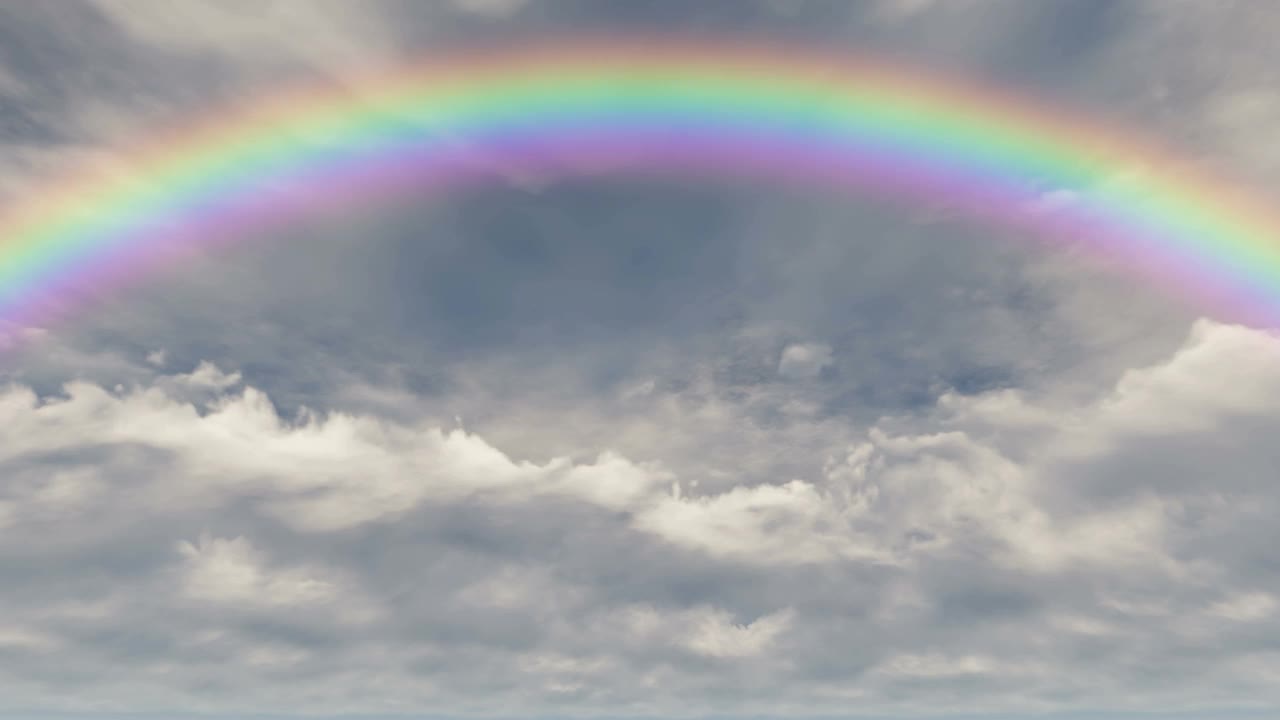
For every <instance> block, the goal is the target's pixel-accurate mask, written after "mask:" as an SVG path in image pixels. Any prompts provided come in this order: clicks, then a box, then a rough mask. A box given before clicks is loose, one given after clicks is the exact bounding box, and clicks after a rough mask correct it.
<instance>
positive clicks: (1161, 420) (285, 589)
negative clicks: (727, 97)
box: [0, 0, 1280, 720]
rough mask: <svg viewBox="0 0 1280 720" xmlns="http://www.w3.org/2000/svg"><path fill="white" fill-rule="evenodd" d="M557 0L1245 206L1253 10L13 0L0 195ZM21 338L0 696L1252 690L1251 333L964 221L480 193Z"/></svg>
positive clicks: (1267, 652) (331, 711) (874, 697)
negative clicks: (976, 84) (924, 92)
mask: <svg viewBox="0 0 1280 720" xmlns="http://www.w3.org/2000/svg"><path fill="white" fill-rule="evenodd" d="M593 29H612V30H626V31H637V32H640V31H644V32H650V33H652V32H665V31H681V32H686V33H687V32H690V31H696V32H699V33H708V34H718V35H726V34H727V35H731V36H735V37H736V36H751V37H759V36H764V37H770V38H780V39H786V40H788V41H789V42H792V43H795V44H797V45H802V46H803V45H822V46H824V47H834V48H841V47H845V48H851V49H857V50H858V51H860V52H863V53H868V52H870V53H874V54H880V55H884V56H887V57H889V58H892V59H894V60H897V61H901V62H904V63H910V64H913V65H915V66H923V67H925V68H929V67H938V68H946V69H947V71H948V72H953V73H954V72H960V73H964V74H967V75H970V76H972V77H973V78H974V79H975V80H977V81H980V82H984V83H989V84H993V85H998V86H1001V87H1005V88H1009V89H1012V90H1013V91H1015V92H1018V93H1022V94H1024V95H1026V96H1028V97H1030V98H1040V99H1042V100H1043V101H1044V102H1047V103H1051V104H1056V105H1058V106H1063V107H1072V108H1075V109H1077V110H1078V111H1081V112H1085V113H1089V114H1092V115H1094V116H1096V117H1098V118H1099V119H1100V120H1102V121H1104V122H1107V123H1112V124H1115V125H1118V126H1124V127H1130V128H1141V129H1142V131H1143V132H1146V133H1150V134H1152V135H1156V136H1159V137H1160V138H1161V139H1162V140H1163V141H1164V142H1165V143H1167V144H1169V145H1171V146H1173V147H1176V148H1179V149H1180V150H1181V152H1182V153H1183V154H1184V155H1185V157H1187V158H1189V159H1191V160H1193V161H1195V162H1199V163H1203V164H1204V165H1205V166H1207V167H1210V168H1215V169H1216V170H1217V171H1218V172H1220V173H1221V174H1223V175H1224V176H1229V177H1231V178H1233V179H1234V181H1236V182H1238V183H1240V184H1242V185H1248V186H1251V187H1252V188H1253V189H1254V190H1256V191H1257V192H1260V193H1263V194H1267V195H1269V196H1270V197H1274V198H1275V199H1276V201H1277V202H1280V91H1278V90H1277V89H1276V88H1280V45H1278V44H1277V43H1276V37H1278V36H1280V3H1272V2H1264V1H1245V2H1232V1H1230V0H1199V1H1191V0H1035V1H1032V0H878V1H867V2H855V1H854V0H830V1H825V0H815V1H814V2H800V1H795V2H792V1H790V0H664V1H658V0H542V1H539V0H384V1H375V0H349V1H348V0H309V1H306V2H304V1H303V0H276V1H274V2H272V1H269V0H243V1H239V0H222V1H220V2H201V1H199V0H181V1H178V0H92V1H91V0H59V1H57V2H54V1H52V0H50V1H47V2H29V1H27V0H7V1H3V2H0V203H3V204H5V205H7V204H10V203H18V204H20V203H22V202H24V200H25V199H26V198H29V197H32V196H33V195H38V194H39V192H40V190H39V188H40V187H41V180H42V178H47V177H49V176H51V175H54V174H56V173H58V172H62V171H65V170H67V169H70V168H74V167H76V166H77V165H79V164H82V163H85V162H87V161H89V160H92V159H101V158H104V157H106V158H113V157H115V156H114V155H113V153H118V149H119V148H120V147H122V146H123V145H124V144H126V143H127V142H130V141H132V140H133V139H134V138H136V137H139V136H141V135H142V134H144V133H147V132H153V131H155V130H156V129H159V128H165V127H172V126H175V125H180V124H181V123H183V122H187V121H190V120H192V119H198V118H200V117H202V116H203V115H204V114H206V113H209V112H215V111H217V110H218V109H220V108H225V107H228V106H235V105H243V104H248V103H252V102H254V101H255V100H256V99H257V98H261V97H266V96H269V95H270V94H271V93H273V92H278V91H279V90H280V89H281V88H287V87H293V86H297V85H301V84H305V83H316V82H325V83H344V82H351V81H352V78H354V77H358V76H359V74H360V73H362V72H367V71H370V70H372V69H374V68H378V67H380V66H383V65H387V64H392V65H394V64H395V63H397V62H405V61H407V60H408V59H410V58H415V57H419V56H421V55H423V54H427V53H430V52H431V51H432V50H433V48H435V49H438V48H441V47H444V46H453V47H456V46H458V45H460V44H461V45H465V44H466V43H468V42H472V41H489V42H492V41H493V40H494V39H495V38H511V39H512V41H513V42H514V41H518V38H521V37H533V38H545V37H548V36H551V37H571V36H572V35H573V33H575V32H583V31H587V30H593ZM117 159H120V160H122V161H124V162H127V161H128V158H117ZM0 241H2V239H0ZM27 332H28V334H30V335H32V336H34V339H33V340H32V341H31V342H29V343H28V344H26V345H24V346H23V347H22V348H20V349H18V350H13V351H8V352H5V353H4V354H0V717H2V718H39V717H70V718H107V717H110V718H133V717H150V718H161V717H163V718H183V717H196V716H199V717H203V718H243V717H251V716H253V717H257V716H301V715H307V716H315V715H325V716H335V717H342V718H347V717H351V718H354V717H361V718H368V717H381V716H400V715H413V716H431V717H437V718H454V717H461V716H472V715H488V716H503V717H567V716H574V717H620V716H631V717H645V718H667V717H675V716H678V717H689V716H696V717H704V716H717V717H726V718H727V717H742V716H752V717H760V716H764V717H779V716H785V717H801V716H824V717H831V716H838V717H867V718H870V717H883V716H901V715H908V716H928V717H936V718H959V717H1000V718H1008V719H1010V720H1012V719H1013V718H1030V717H1046V716H1047V717H1056V718H1082V719H1083V718H1099V719H1100V718H1110V717H1139V716H1141V717H1171V716H1175V714H1176V716H1178V717H1186V718H1205V719H1208V718H1215V719H1216V718H1229V717H1254V716H1257V717H1274V716H1275V715H1274V713H1280V552H1277V548H1278V547H1280V529H1277V523H1276V518H1277V517H1278V516H1280V483H1277V478H1278V477H1280V472H1278V471H1277V468H1280V444H1278V443H1277V442H1276V437H1277V434H1280V338H1277V337H1275V336H1273V335H1271V334H1268V333H1267V332H1265V330H1264V329H1259V328H1248V327H1241V326H1237V325H1231V324H1227V323H1224V322H1222V321H1221V320H1219V319H1215V318H1213V317H1203V316H1202V315H1201V313H1199V312H1197V308H1196V307H1194V306H1191V305H1188V304H1186V303H1184V302H1181V301H1179V299H1178V298H1177V297H1174V296H1172V295H1170V294H1169V293H1168V292H1167V291H1159V290H1154V289H1148V288H1146V287H1144V286H1143V285H1141V284H1140V283H1134V282H1133V281H1132V279H1131V278H1129V277H1128V276H1126V275H1122V274H1118V273H1116V272H1115V271H1114V270H1112V269H1108V268H1106V267H1103V266H1100V265H1096V264H1089V263H1085V262H1082V261H1080V260H1078V259H1075V258H1073V257H1070V256H1068V254H1067V253H1066V252H1065V251H1062V250H1053V249H1051V248H1047V247H1046V246H1045V245H1043V244H1041V243H1037V242H1034V241H1032V240H1030V239H1029V238H1025V237H1021V236H1020V235H1019V234H1018V233H1016V232H1012V231H1010V230H1008V229H1001V228H992V227H989V226H984V225H979V224H975V223H973V222H969V221H967V220H965V219H964V218H958V217H952V216H951V215H950V214H949V213H946V212H939V209H938V208H933V207H928V206H918V207H910V208H905V207H903V206H901V205H894V204H888V203H884V202H881V201H878V200H875V199H871V198H868V199H865V200H857V199H853V200H851V199H850V198H848V197H847V196H846V197H839V198H836V197H831V196H821V195H813V196H808V195H804V194H801V193H797V192H794V191H793V192H786V193H781V192H766V191H765V190H763V189H761V188H754V189H745V188H742V187H735V188H726V187H715V186H710V185H697V186H693V185H683V186H680V187H675V186H666V185H662V184H659V183H655V182H639V181H635V180H630V181H629V180H625V179H616V180H602V179H600V178H595V179H592V180H590V181H587V180H581V179H579V180H574V179H572V178H565V179H560V180H556V181H554V182H548V183H542V184H529V183H523V184H522V183H518V182H510V183H494V184H493V185H491V186H488V187H485V188H483V189H478V190H475V191H472V192H468V193H465V194H464V193H458V192H455V193H450V194H447V195H442V196H432V197H422V198H418V199H414V200H413V201H412V202H407V203H403V204H401V205H397V206H395V207H379V208H376V209H375V208H369V209H366V210H363V211H361V212H354V213H352V214H350V215H348V216H345V217H342V218H340V219H337V220H335V219H334V218H331V217H330V218H325V219H324V220H308V219H305V218H304V219H301V220H300V221H299V222H297V223H296V224H294V225H292V226H290V227H289V228H287V229H284V230H280V231H276V232H274V233H273V234H272V235H271V236H269V237H263V238H261V239H259V240H255V241H254V242H252V243H250V244H246V245H241V246H238V247H237V248H235V249H234V250H232V251H227V252H223V253H217V254H209V255H207V256H205V257H202V258H201V259H199V260H198V261H193V262H192V263H190V264H188V265H185V266H183V267H181V268H177V269H174V270H172V271H169V272H166V273H163V274H161V275H156V276H153V277H151V278H149V279H148V280H147V281H146V282H145V283H142V284H140V285H137V286H134V287H131V288H129V289H126V290H123V291H121V292H118V293H116V294H114V295H112V296H111V297H110V298H109V299H108V300H106V301H104V302H102V303H101V304H98V305H96V306H95V307H93V308H91V309H89V310H86V311H83V312H80V313H78V314H77V315H76V316H75V318H74V319H73V320H72V321H69V322H65V323H61V324H57V325H54V326H51V327H48V328H43V329H38V330H34V329H33V330H28V331H27ZM1142 713H1154V715H1142Z"/></svg>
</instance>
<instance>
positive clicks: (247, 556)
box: [178, 535, 336, 607]
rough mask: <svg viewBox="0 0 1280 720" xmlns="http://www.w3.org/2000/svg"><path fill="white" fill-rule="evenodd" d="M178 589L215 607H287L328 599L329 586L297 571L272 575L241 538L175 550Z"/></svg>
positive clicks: (203, 541) (184, 544) (332, 591)
mask: <svg viewBox="0 0 1280 720" xmlns="http://www.w3.org/2000/svg"><path fill="white" fill-rule="evenodd" d="M178 552H179V553H180V554H181V555H182V557H183V560H184V563H185V567H184V569H183V576H184V577H183V588H184V590H185V591H186V593H187V595H189V596H190V597H192V598H193V599H196V600H201V601H209V602H216V603H233V604H246V605H259V604H261V605H268V606H283V607H291V606H297V605H309V604H312V603H319V602H325V601H327V600H331V599H333V597H334V594H335V592H336V588H335V586H334V584H333V583H331V582H327V581H325V580H323V579H320V578H318V577H316V576H315V575H314V574H313V573H311V572H309V571H307V570H305V569H300V568H291V569H282V570H272V569H271V568H269V567H267V565H266V562H265V559H264V558H263V557H262V555H261V553H259V552H258V551H257V550H256V549H255V548H254V547H253V546H252V545H251V544H250V543H249V541H248V540H246V539H245V538H243V537H237V538H232V539H223V538H214V537H209V536H208V535H205V536H202V537H201V538H200V539H199V540H198V541H197V542H194V543H193V542H188V541H183V542H181V543H179V544H178Z"/></svg>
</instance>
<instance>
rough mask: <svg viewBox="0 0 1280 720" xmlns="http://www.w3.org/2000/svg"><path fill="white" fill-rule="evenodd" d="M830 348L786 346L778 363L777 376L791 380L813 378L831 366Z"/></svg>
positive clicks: (814, 344)
mask: <svg viewBox="0 0 1280 720" xmlns="http://www.w3.org/2000/svg"><path fill="white" fill-rule="evenodd" d="M831 362H832V356H831V348H830V347H828V346H826V345H822V344H819V343H804V344H797V345H788V346H787V347H786V348H785V349H784V350H783V351H782V358H781V359H780V360H779V361H778V374H779V375H781V376H783V377H785V378H791V379H803V378H814V377H817V376H818V373H820V372H822V369H823V368H825V367H827V366H829V365H831Z"/></svg>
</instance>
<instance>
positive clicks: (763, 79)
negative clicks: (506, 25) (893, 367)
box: [0, 37, 1280, 327]
mask: <svg viewBox="0 0 1280 720" xmlns="http://www.w3.org/2000/svg"><path fill="white" fill-rule="evenodd" d="M122 155H123V156H124V157H126V158H128V161H129V165H128V168H127V171H125V172H114V173H113V172H107V171H84V172H81V173H80V174H78V175H74V176H71V177H69V178H64V179H60V180H57V181H55V182H53V183H51V184H50V185H49V187H47V188H46V189H42V190H38V191H36V192H34V193H32V194H31V196H30V197H28V198H26V199H24V200H22V201H21V202H19V203H17V204H16V205H15V206H14V207H12V208H11V209H10V210H9V211H8V212H7V214H5V215H3V216H2V217H0V325H3V324H4V323H8V324H9V325H10V326H16V327H20V326H24V325H30V324H36V323H40V322H43V321H45V320H47V319H48V318H49V316H52V315H61V314H65V313H66V311H67V310H68V309H69V308H72V307H79V306H82V305H86V304H91V300H92V299H93V298H96V297H100V294H101V292H102V291H104V290H105V289H107V288H111V287H115V286H118V285H120V284H122V283H125V282H126V281H132V280H134V279H136V278H139V277H143V276H145V275H146V274H147V273H148V272H150V271H151V270H153V269H157V268H161V267H165V266H168V265H170V264H172V263H173V262H176V261H177V260H179V259H181V258H182V257H184V256H185V255H187V254H188V253H189V252H191V251H192V250H194V249H196V248H203V247H208V246H212V245H219V244H224V243H228V242H232V241H235V240H239V239H242V238H247V237H255V236H261V235H262V234H263V231H264V230H268V229H270V228H272V227H277V226H279V225H281V224H284V223H288V222H290V221H291V220H294V221H296V220H297V219H298V218H300V217H305V216H308V215H312V214H315V213H323V212H335V211H336V212H342V211H344V210H348V209H351V208H352V207H353V206H358V205H359V204H361V203H369V202H377V201H381V200H384V199H387V198H396V197H403V196H405V194H406V193H407V192H409V191H412V192H413V193H414V195H415V196H419V195H420V194H421V192H422V191H423V190H424V189H431V188H446V187H447V188H457V187H465V186H467V185H468V184H473V183H479V182H493V181H494V179H495V178H503V177H509V176H511V175H512V174H515V175H520V174H528V173H533V174H535V175H547V174H550V175H553V176H554V175H562V174H574V173H576V174H583V173H587V174H594V173H611V174H613V173H629V174H644V173H648V174H656V175H658V176H660V177H663V178H667V179H671V180H674V181H680V182H684V181H699V182H700V181H704V180H711V181H736V180H738V179H741V178H748V179H753V180H755V181H761V182H766V183H778V184H794V185H796V186H800V187H808V186H814V187H821V188H824V189H828V190H829V189H836V190H840V191H844V190H849V191H854V192H858V193H870V194H880V195H885V196H888V197H891V198H894V199H904V200H907V201H910V202H913V203H915V202H924V203H932V204H938V203H941V204H944V205H946V206H947V207H952V208H960V209H963V210H965V211H967V212H970V213H972V214H973V215H974V216H975V217H977V218H979V219H981V220H983V221H992V222H996V223H999V224H1001V225H1008V226H1013V227H1016V228H1020V229H1027V230H1030V231H1032V232H1031V233H1029V234H1030V235H1031V236H1034V237H1038V238H1044V239H1051V240H1059V241H1065V242H1070V243H1071V244H1072V246H1073V247H1085V248H1089V249H1091V250H1095V251H1097V252H1099V253H1101V254H1104V255H1107V256H1108V257H1113V258H1119V259H1121V260H1122V261H1123V266H1124V267H1126V268H1129V269H1130V271H1131V272H1132V273H1134V274H1136V275H1139V276H1141V277H1143V278H1146V279H1147V280H1148V281H1150V282H1154V283H1158V284H1161V285H1164V286H1165V287H1167V288H1168V289H1169V290H1170V291H1171V293H1172V294H1173V295H1175V296H1177V297H1179V298H1183V297H1185V298H1188V299H1190V300H1192V301H1193V302H1195V303H1197V304H1198V305H1200V306H1202V307H1204V308H1205V309H1206V310H1207V311H1209V312H1214V313H1222V314H1225V315H1228V316H1230V317H1231V319H1235V320H1239V321H1243V322H1249V323H1253V324H1260V325H1265V326H1268V327H1270V326H1274V325H1276V324H1277V321H1280V218H1278V217H1277V216H1276V215H1275V214H1273V212H1272V211H1271V210H1270V209H1269V208H1268V206H1267V204H1266V203H1265V202H1263V201H1261V200H1260V199H1258V198H1256V197H1251V196H1248V195H1246V193H1245V192H1244V191H1243V190H1241V189H1238V188H1234V187H1232V186H1231V185H1229V184H1227V183H1224V182H1222V181H1220V180H1218V179H1215V178H1214V177H1211V176H1209V175H1206V174H1205V173H1203V172H1201V171H1200V170H1198V169H1197V168H1196V167H1194V166H1193V165H1192V164H1191V163H1189V162H1187V161H1184V160H1182V159H1179V158H1178V157H1176V156H1175V155H1174V154H1173V153H1170V152H1168V151H1165V150H1163V149H1161V148H1159V147H1157V146H1155V145H1153V144H1151V143H1148V142H1146V141H1143V140H1139V139H1137V138H1136V137H1135V136H1134V135H1131V134H1123V133H1121V132H1118V131H1114V130H1112V129H1109V128H1107V127H1105V126H1103V125H1101V124H1099V123H1096V122H1093V121H1091V120H1089V119H1086V118H1083V117H1080V116H1078V115H1072V114H1070V113H1065V112H1060V111H1056V110H1052V109H1048V108H1046V107H1043V106H1041V105H1039V104H1037V103H1034V102H1031V101H1028V100H1025V99H1019V98H1017V97H1014V96H1011V95H1007V94H1002V93H1000V92H998V91H995V90H991V89H984V88H980V87H976V86H973V85H970V84H966V83H964V82H961V81H959V80H956V79H949V78H943V77H941V76H939V75H937V74H926V73H920V72H914V71H912V70H909V69H906V68H902V67H898V66H895V65H892V64H887V63H883V62H880V61H877V60H876V59H873V58H865V57H853V56H848V55H843V54H840V55H837V54H822V53H819V52H811V51H805V50H798V49H795V48H788V47H784V46H778V45H773V44H769V43H762V42H757V43H753V42H743V41H726V42H720V43H716V42H709V41H706V40H698V41H696V42H694V41H689V40H679V39H671V38H637V37H622V38H619V37H605V38H591V39H584V38H577V39H559V40H557V41H556V42H546V43H542V44H534V45H524V46H520V47H517V48H514V49H504V50H496V51H495V50H489V51H479V50H470V51H463V52H457V53H453V54H450V55H448V56H442V57H438V58H435V59H431V60H427V61H424V62H419V63H415V64H410V65H406V66H401V67H398V68H395V69H391V70H388V71H384V72H381V73H378V74H374V75H371V76H369V77H366V78H364V79H362V80H361V81H359V82H355V83H351V84H350V85H348V86H346V87H341V88H335V87H333V86H328V87H323V88H319V87H317V88H309V89H304V90H299V91H295V92H289V93H283V94H279V95H275V96H272V97H269V98H266V99H265V100H263V101H261V102H260V103H259V104H256V105H253V106H251V107H249V108H248V109H246V110H239V111H232V112H230V113H227V114H223V115H214V116H211V117H208V118H206V119H204V120H203V121H201V122H199V123H198V124H196V125H195V126H193V127H187V128H184V129H181V130H178V131H174V132H171V133H169V134H166V135H162V136H159V137H156V138H153V139H151V140H150V141H148V142H146V143H144V144H142V145H140V146H138V147H136V148H133V149H130V150H128V151H127V152H124V153H122Z"/></svg>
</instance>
